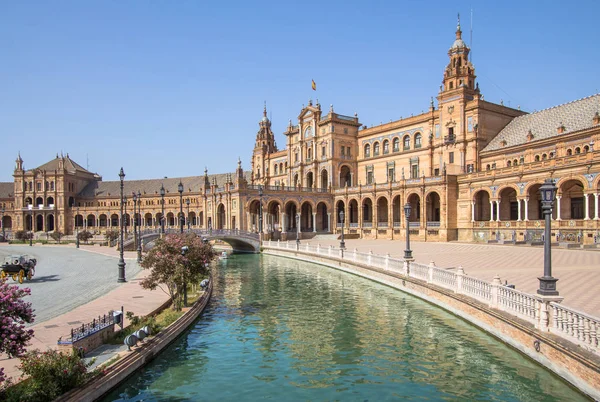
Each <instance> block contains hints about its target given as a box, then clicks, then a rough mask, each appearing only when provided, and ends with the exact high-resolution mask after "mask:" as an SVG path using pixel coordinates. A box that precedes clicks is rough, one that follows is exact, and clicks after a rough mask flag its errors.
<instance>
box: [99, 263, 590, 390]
mask: <svg viewBox="0 0 600 402" xmlns="http://www.w3.org/2000/svg"><path fill="white" fill-rule="evenodd" d="M214 280H215V283H214V285H215V286H214V293H213V298H212V300H211V303H210V304H209V307H208V308H207V310H206V311H205V312H204V314H203V315H202V317H201V318H200V319H199V320H198V321H197V322H196V323H195V324H194V325H192V327H191V328H190V329H189V330H188V331H187V332H185V333H184V334H183V336H181V337H180V338H179V339H178V340H177V341H175V342H174V343H173V344H172V345H171V346H170V347H169V348H167V349H166V350H165V351H164V352H163V353H161V354H160V355H159V356H157V357H156V359H155V360H154V361H152V362H151V363H150V364H149V365H147V366H146V367H145V368H144V369H143V370H141V371H139V372H138V373H137V374H136V375H134V376H133V377H131V378H130V379H129V380H128V381H127V382H125V383H124V384H123V385H121V386H120V387H119V388H117V389H115V390H114V391H113V392H112V393H111V394H110V395H108V396H107V397H106V398H105V400H106V401H114V400H119V401H198V400H214V401H255V400H273V401H331V400H351V401H354V400H356V401H381V400H396V399H410V400H427V401H437V400H462V401H471V400H490V401H578V400H586V398H585V397H584V396H582V395H581V394H579V393H578V392H576V391H575V390H574V389H572V388H570V387H569V386H568V385H567V384H566V383H564V382H563V381H561V380H560V379H559V378H558V377H556V376H555V375H553V374H551V373H550V372H549V371H547V370H545V369H544V368H543V367H540V366H538V365H537V364H534V363H533V362H531V361H530V360H528V359H526V358H524V357H523V356H522V355H520V354H519V353H517V352H516V351H514V350H512V349H511V348H509V347H507V346H505V345H504V344H503V343H501V342H499V341H498V340H496V339H495V338H493V337H491V336H489V335H487V334H486V333H484V332H482V331H480V330H479V329H477V328H475V327H473V326H471V325H470V324H467V323H466V322H464V321H462V320H460V319H458V318H457V317H455V316H453V315H451V314H449V313H447V312H446V311H444V310H441V309H439V308H436V307H434V306H432V305H430V304H428V303H426V302H424V301H421V300H419V299H417V298H415V297H412V296H410V295H406V294H404V293H402V292H400V291H397V290H394V289H391V288H389V287H386V286H383V285H379V284H377V283H374V282H371V281H369V280H366V279H362V278H359V277H356V276H353V275H350V274H346V273H343V272H339V271H335V270H331V269H329V268H325V267H321V266H319V265H316V264H310V263H305V262H299V261H294V260H290V259H284V258H278V257H270V256H260V255H235V256H232V257H231V258H230V259H229V260H226V261H221V262H219V263H218V266H217V268H216V269H215V270H214Z"/></svg>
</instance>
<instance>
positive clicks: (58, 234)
mask: <svg viewBox="0 0 600 402" xmlns="http://www.w3.org/2000/svg"><path fill="white" fill-rule="evenodd" d="M63 236H64V233H63V232H61V231H60V230H55V231H54V232H52V233H50V237H52V239H54V241H56V242H57V243H58V244H60V239H62V237H63Z"/></svg>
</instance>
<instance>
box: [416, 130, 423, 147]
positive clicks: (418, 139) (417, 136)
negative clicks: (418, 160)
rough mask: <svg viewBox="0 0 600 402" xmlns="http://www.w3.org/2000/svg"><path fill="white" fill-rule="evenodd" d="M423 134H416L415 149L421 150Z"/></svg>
mask: <svg viewBox="0 0 600 402" xmlns="http://www.w3.org/2000/svg"><path fill="white" fill-rule="evenodd" d="M421 138H422V137H421V133H417V134H415V149H416V148H421Z"/></svg>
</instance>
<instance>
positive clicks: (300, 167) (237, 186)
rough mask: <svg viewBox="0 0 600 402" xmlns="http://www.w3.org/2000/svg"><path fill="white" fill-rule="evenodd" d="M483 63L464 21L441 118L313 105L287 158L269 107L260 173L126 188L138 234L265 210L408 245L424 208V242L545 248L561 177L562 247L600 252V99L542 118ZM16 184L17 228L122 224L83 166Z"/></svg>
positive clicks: (66, 160) (301, 223)
mask: <svg viewBox="0 0 600 402" xmlns="http://www.w3.org/2000/svg"><path fill="white" fill-rule="evenodd" d="M469 52H470V49H469V47H468V46H467V45H466V43H465V42H464V41H463V39H462V31H461V27H460V22H459V23H458V25H457V27H456V31H455V37H454V41H453V42H452V44H451V46H450V48H449V50H448V59H447V64H446V66H445V68H444V73H443V76H442V83H441V86H440V88H439V92H438V94H437V97H436V99H435V100H434V99H433V98H432V99H431V100H430V102H429V108H428V110H427V111H425V112H422V113H420V114H417V115H411V116H410V117H406V118H402V119H400V120H395V121H390V122H389V123H386V124H381V125H378V126H371V127H367V126H365V125H362V124H361V123H360V121H359V117H358V115H357V114H354V115H345V114H340V113H337V112H336V111H335V110H334V107H333V105H330V106H329V107H328V108H325V110H323V109H322V107H321V105H320V103H319V102H318V100H317V101H316V102H315V103H313V102H312V101H309V102H308V104H307V105H306V106H303V107H302V108H301V110H300V112H299V114H298V116H297V118H296V119H295V121H292V120H290V121H289V124H288V126H287V129H286V131H285V132H284V133H283V134H284V135H285V138H286V144H285V147H284V148H282V149H281V150H279V148H278V147H277V145H276V142H275V135H274V133H273V131H272V129H271V121H270V120H269V118H268V117H267V107H266V105H265V107H264V109H263V116H262V118H261V119H260V121H259V123H258V125H259V128H258V132H257V133H256V141H255V144H254V149H253V151H252V155H251V159H250V170H249V171H244V170H243V169H242V166H241V162H238V166H237V169H236V170H235V172H232V173H226V174H217V175H209V174H208V172H207V171H205V172H204V175H200V176H190V177H184V178H181V179H149V180H137V181H128V180H126V181H125V194H126V195H129V194H131V193H132V192H136V193H137V192H138V191H139V192H140V194H141V205H140V211H141V212H140V213H139V214H137V215H136V216H135V217H134V216H133V214H132V212H133V204H132V203H133V200H132V199H131V197H128V198H127V200H126V201H125V205H126V210H127V211H128V212H127V213H126V215H125V222H124V223H125V224H126V225H128V227H129V226H130V225H131V223H132V220H133V219H136V220H137V222H138V223H139V224H141V225H142V227H143V228H154V229H156V228H158V227H160V225H161V223H162V222H164V223H165V225H166V227H174V228H175V227H177V222H178V219H177V216H178V214H179V210H180V202H181V200H182V199H183V200H184V202H185V205H186V207H185V208H184V216H185V219H186V225H187V223H188V222H189V224H190V227H192V228H213V229H240V230H248V231H258V230H259V228H260V227H261V225H260V221H259V215H260V211H261V206H262V217H263V221H262V223H263V224H262V231H263V232H264V237H265V238H268V239H281V240H288V239H295V238H296V233H297V232H298V229H299V230H300V232H302V236H304V237H312V236H314V235H316V234H318V233H339V232H340V231H341V230H342V227H344V228H345V233H347V234H349V235H350V236H354V237H359V238H387V239H403V238H404V235H405V233H406V224H407V223H406V220H405V217H404V212H403V206H404V205H405V204H410V205H411V209H412V211H413V212H412V214H411V216H410V219H409V222H408V225H409V230H410V233H411V236H412V237H413V238H414V239H417V240H421V241H452V240H462V241H514V242H521V241H524V242H532V241H536V240H537V239H540V238H541V234H542V232H543V227H544V221H543V218H542V215H541V208H540V202H541V201H540V196H539V187H540V185H541V184H542V182H543V181H544V179H546V178H549V177H551V178H553V179H555V180H556V183H557V186H558V195H557V202H556V204H557V205H556V208H555V211H554V215H553V218H554V219H553V221H552V229H553V236H556V239H557V240H559V241H567V242H573V243H583V244H595V243H597V242H600V224H599V220H600V219H599V212H600V208H599V199H598V198H599V194H600V190H599V188H600V184H599V181H600V175H599V173H600V164H599V161H600V153H599V152H598V151H596V150H595V147H594V144H595V143H596V142H597V141H598V136H599V135H600V115H599V113H600V95H593V96H590V97H587V98H584V99H579V100H575V101H573V102H570V103H567V104H564V105H559V106H555V107H551V108H549V109H545V110H542V111H539V112H534V113H530V114H528V113H526V112H524V111H522V110H519V108H516V109H515V108H511V107H507V106H505V105H503V104H502V102H501V103H500V104H496V103H492V102H488V101H486V100H484V96H483V94H482V91H481V90H480V88H479V84H478V83H477V80H476V78H477V77H476V73H475V67H474V66H473V64H472V63H471V61H470V59H469ZM13 177H14V181H13V182H11V183H0V204H1V205H2V208H3V217H2V223H3V227H4V229H5V230H8V231H11V230H12V231H14V230H31V231H34V232H35V233H36V234H37V235H40V234H43V233H46V232H52V231H53V230H60V231H62V232H63V233H66V234H72V233H74V232H75V231H76V230H82V229H86V230H90V231H93V232H95V233H102V232H104V231H106V230H110V228H114V227H117V226H119V208H120V207H119V206H120V195H119V185H120V183H119V182H117V181H110V182H106V181H103V180H102V177H101V176H99V175H98V174H95V173H92V172H89V171H87V170H86V169H84V168H82V167H81V166H80V165H78V164H77V163H76V162H74V161H73V160H72V159H71V158H70V157H69V155H66V156H63V155H61V156H59V155H57V156H56V158H55V159H53V160H51V161H50V162H48V163H45V164H43V165H41V166H39V167H37V168H34V169H29V170H28V169H25V168H24V165H23V160H22V159H21V157H20V156H19V157H18V158H17V160H16V166H15V171H14V174H13ZM180 182H181V184H182V185H183V188H184V191H183V193H181V194H180V193H179V192H178V185H179V183H180ZM161 188H164V189H165V195H164V197H163V196H161V191H160V189H161ZM188 199H189V204H188V203H187V200H188ZM188 205H189V206H188ZM163 206H164V208H163ZM163 209H164V212H163ZM341 211H344V214H343V215H344V221H343V222H342V221H341V220H340V212H341Z"/></svg>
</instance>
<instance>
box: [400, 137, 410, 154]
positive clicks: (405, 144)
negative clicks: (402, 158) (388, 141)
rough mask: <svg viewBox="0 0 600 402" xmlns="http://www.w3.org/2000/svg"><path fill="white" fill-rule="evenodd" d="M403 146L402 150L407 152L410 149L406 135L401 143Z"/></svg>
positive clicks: (408, 138)
mask: <svg viewBox="0 0 600 402" xmlns="http://www.w3.org/2000/svg"><path fill="white" fill-rule="evenodd" d="M402 142H403V143H404V144H403V145H404V150H405V151H406V150H408V149H410V136H408V135H406V136H404V140H403V141H402Z"/></svg>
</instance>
